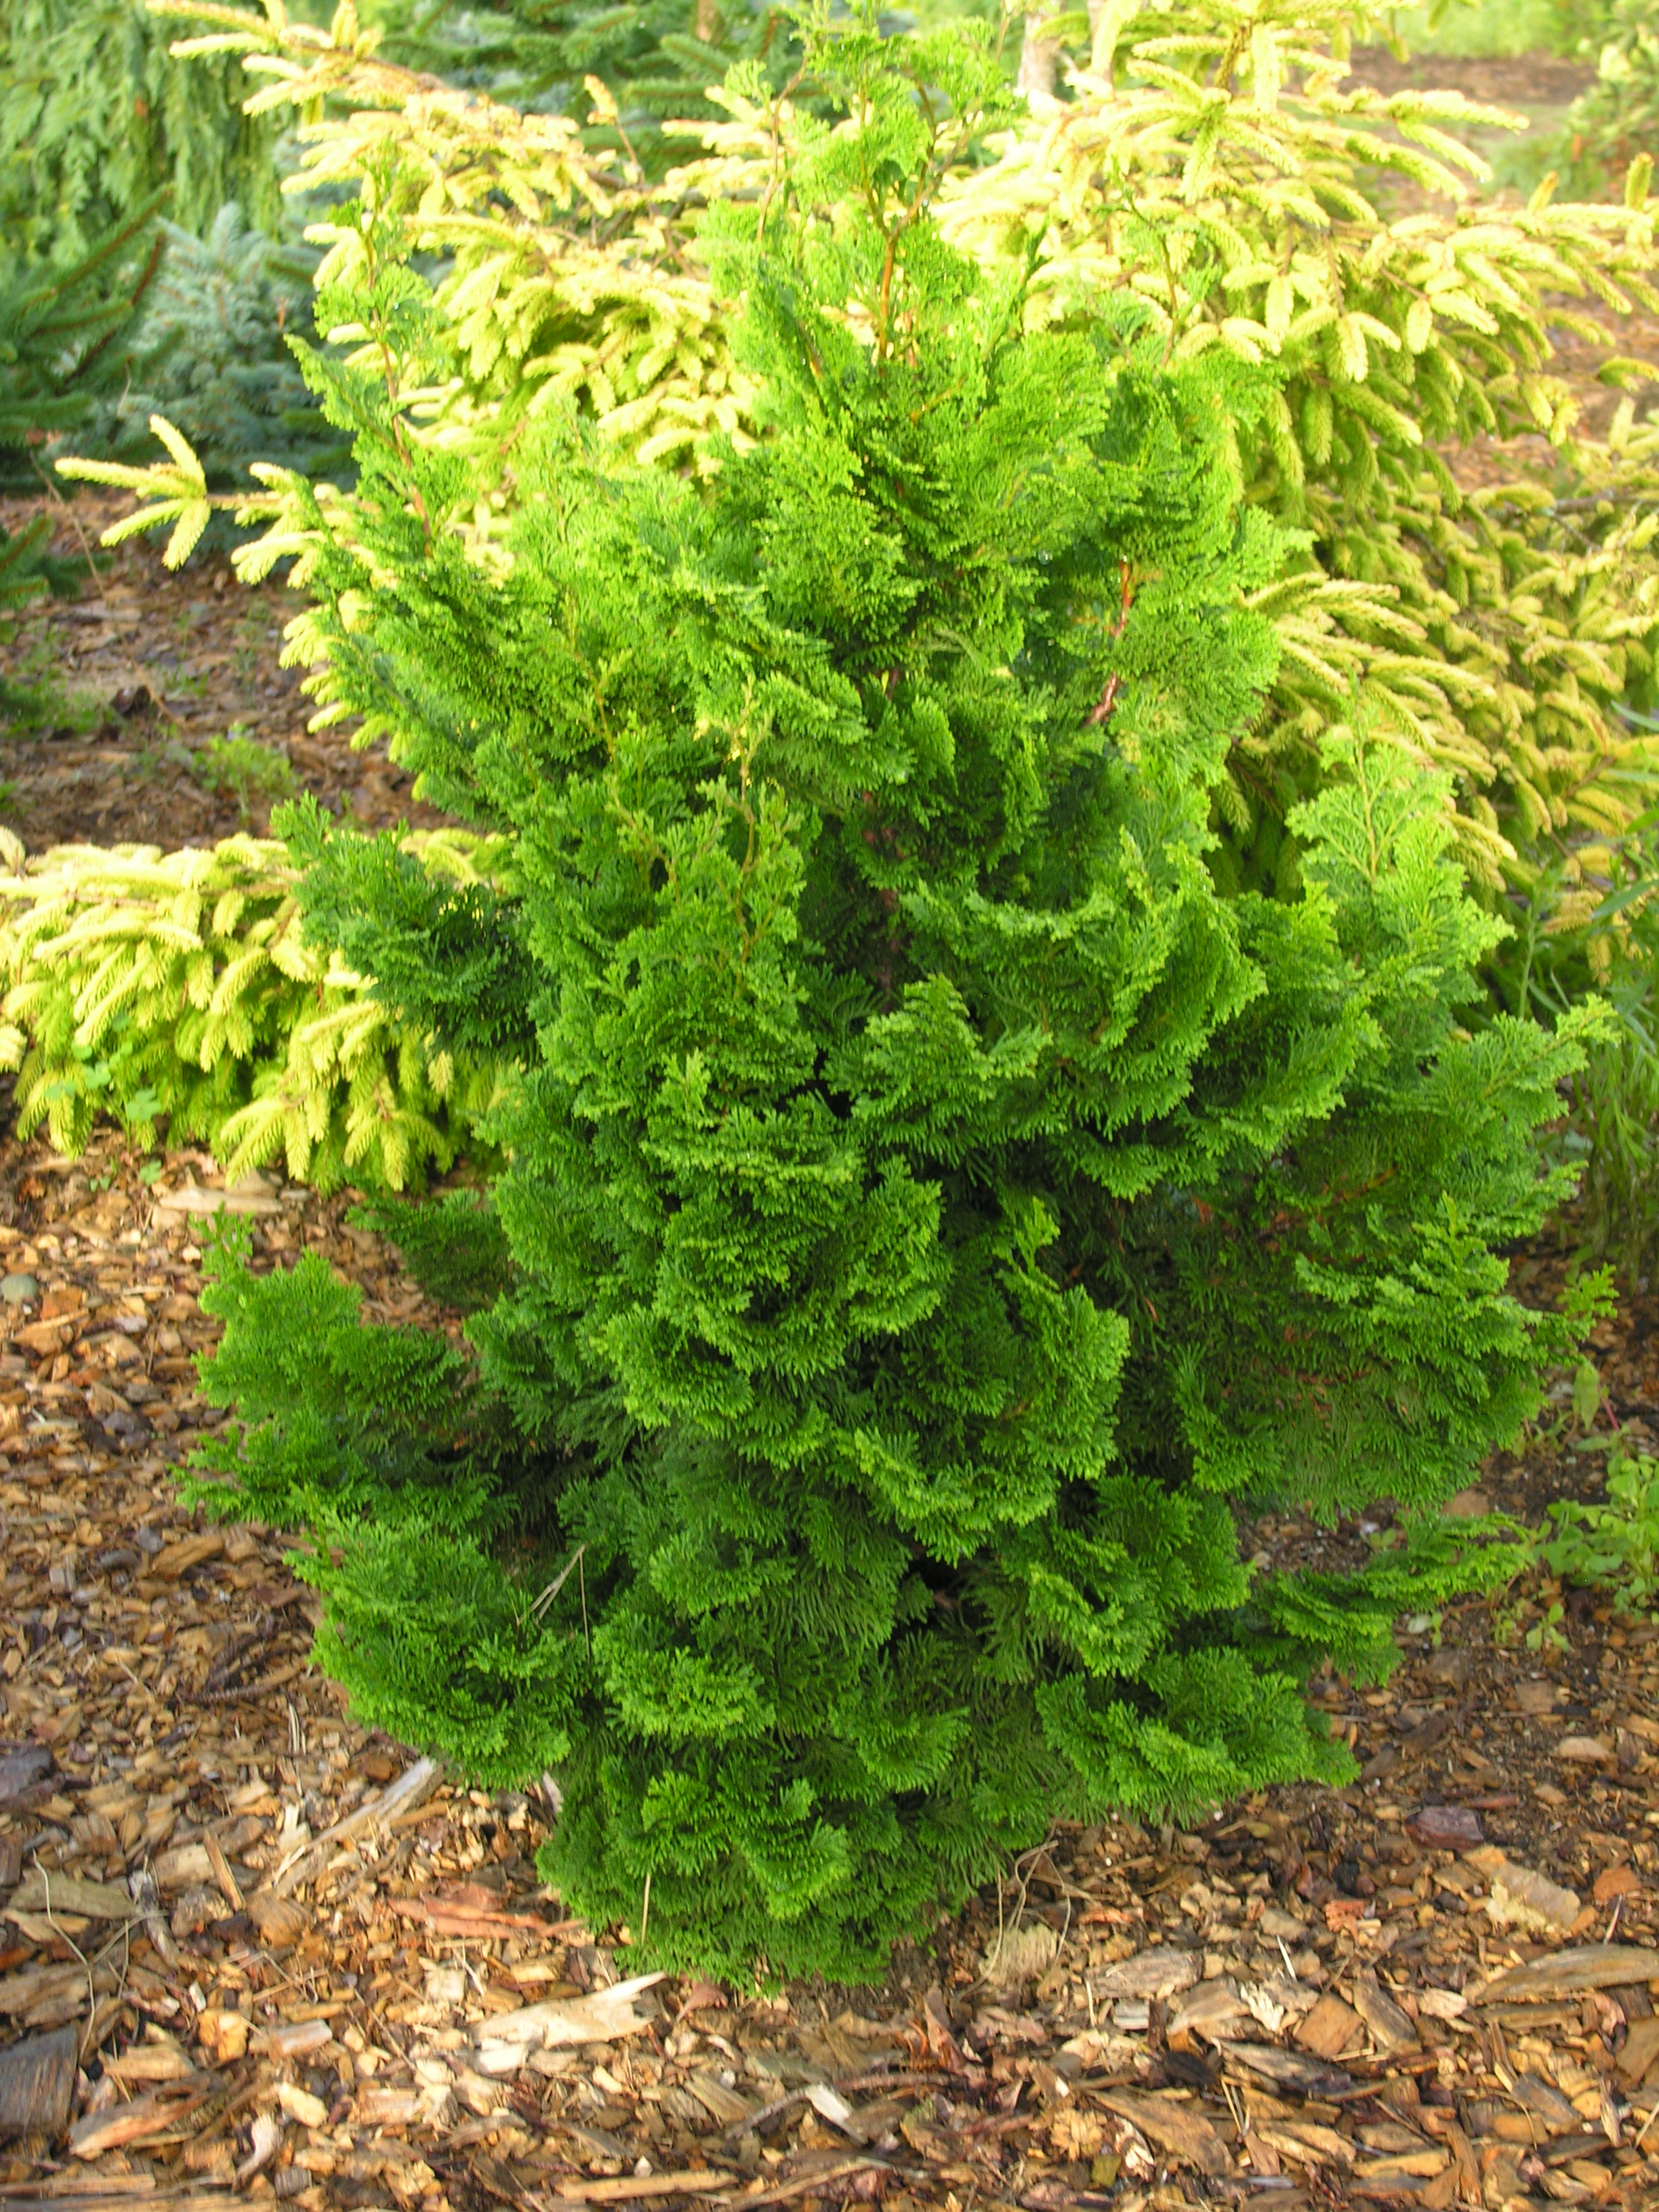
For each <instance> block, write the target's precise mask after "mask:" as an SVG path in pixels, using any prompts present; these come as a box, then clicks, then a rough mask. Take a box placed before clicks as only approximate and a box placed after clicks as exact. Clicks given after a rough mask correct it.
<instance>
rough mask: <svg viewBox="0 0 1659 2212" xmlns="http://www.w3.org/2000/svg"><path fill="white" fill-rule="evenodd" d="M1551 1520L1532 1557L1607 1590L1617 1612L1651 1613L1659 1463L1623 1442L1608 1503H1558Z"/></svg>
mask: <svg viewBox="0 0 1659 2212" xmlns="http://www.w3.org/2000/svg"><path fill="white" fill-rule="evenodd" d="M1549 1516H1550V1521H1551V1522H1553V1524H1554V1531H1555V1533H1554V1534H1553V1535H1552V1534H1547V1533H1546V1532H1545V1531H1543V1530H1541V1531H1540V1532H1539V1535H1538V1538H1537V1549H1536V1557H1537V1558H1538V1559H1541V1560H1542V1562H1543V1563H1544V1565H1547V1567H1548V1568H1549V1570H1550V1571H1551V1572H1552V1573H1553V1574H1554V1575H1556V1576H1558V1577H1559V1578H1560V1580H1561V1581H1562V1582H1564V1583H1580V1584H1584V1583H1589V1584H1591V1585H1593V1586H1595V1587H1597V1588H1600V1589H1606V1590H1607V1591H1608V1592H1609V1594H1610V1595H1611V1596H1612V1598H1613V1603H1614V1605H1615V1606H1617V1607H1619V1608H1620V1611H1623V1612H1637V1611H1650V1610H1652V1609H1653V1607H1654V1602H1655V1599H1656V1596H1659V1459H1651V1458H1649V1457H1648V1456H1647V1455H1645V1454H1642V1453H1635V1452H1632V1451H1627V1450H1626V1449H1624V1448H1623V1440H1622V1439H1621V1440H1620V1444H1619V1445H1618V1446H1616V1447H1615V1448H1614V1449H1613V1453H1612V1455H1611V1456H1610V1458H1609V1459H1608V1462H1607V1498H1606V1501H1605V1502H1604V1503H1603V1504H1589V1503H1587V1502H1584V1501H1582V1500H1580V1499H1578V1498H1557V1499H1556V1501H1555V1503H1554V1504H1553V1505H1552V1506H1551V1507H1550V1509H1549ZM1553 1610H1554V1612H1556V1613H1559V1610H1560V1608H1559V1607H1555V1608H1553ZM1531 1640H1532V1639H1531V1638H1530V1637H1528V1644H1531ZM1535 1648H1536V1647H1535V1646H1534V1649H1535Z"/></svg>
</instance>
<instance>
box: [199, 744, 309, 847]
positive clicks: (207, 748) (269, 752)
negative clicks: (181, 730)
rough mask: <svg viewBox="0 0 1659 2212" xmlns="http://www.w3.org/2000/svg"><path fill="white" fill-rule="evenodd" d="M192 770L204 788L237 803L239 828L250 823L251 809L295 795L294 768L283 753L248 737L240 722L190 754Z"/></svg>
mask: <svg viewBox="0 0 1659 2212" xmlns="http://www.w3.org/2000/svg"><path fill="white" fill-rule="evenodd" d="M191 774H192V775H194V776H195V778H196V780H197V782H198V783H200V784H201V785H202V786H203V787H204V789H205V790H208V791H212V792H217V793H221V794H222V796H224V797H225V798H228V799H234V800H235V802H236V811H237V812H238V813H239V814H240V816H241V818H242V827H243V828H244V829H248V828H250V827H251V826H252V820H253V814H254V809H255V807H256V805H259V804H260V803H263V804H264V805H266V806H274V805H276V801H277V800H278V799H291V798H292V797H293V796H294V770H293V769H292V768H290V767H289V763H288V762H287V760H286V759H285V758H284V757H283V755H282V754H281V753H279V752H276V750H273V749H272V747H270V745H262V744H260V743H259V742H258V738H251V737H250V736H249V735H248V733H247V732H246V729H245V728H244V727H243V726H242V725H241V724H240V722H236V723H233V724H232V726H231V727H230V730H229V732H228V734H227V735H226V736H224V737H222V738H213V739H212V740H211V741H210V743H209V744H205V745H203V746H201V747H199V748H198V750H197V751H196V752H194V753H192V754H191Z"/></svg>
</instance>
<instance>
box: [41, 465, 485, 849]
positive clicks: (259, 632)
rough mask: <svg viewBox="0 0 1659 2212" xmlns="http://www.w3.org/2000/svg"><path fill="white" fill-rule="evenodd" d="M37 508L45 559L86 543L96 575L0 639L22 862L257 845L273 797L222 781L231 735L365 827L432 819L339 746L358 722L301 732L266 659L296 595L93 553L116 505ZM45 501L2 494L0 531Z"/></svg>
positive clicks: (395, 782)
mask: <svg viewBox="0 0 1659 2212" xmlns="http://www.w3.org/2000/svg"><path fill="white" fill-rule="evenodd" d="M49 504H50V511H51V512H52V514H53V515H54V517H55V519H56V521H57V528H56V531H55V532H54V535H53V546H52V550H54V551H55V552H56V553H58V554H59V555H61V556H64V558H66V559H67V558H72V557H74V556H76V555H78V554H82V553H84V551H85V550H87V549H88V548H90V549H91V550H92V553H93V558H94V562H95V570H94V574H92V575H90V576H89V577H88V578H87V579H86V580H84V582H83V584H82V591H81V595H80V597H79V598H78V599H43V600H40V601H38V602H37V603H35V604H34V605H33V606H31V607H29V608H27V610H25V611H24V612H23V613H22V614H21V616H18V617H15V618H14V619H13V621H12V622H11V623H9V625H8V626H7V627H8V629H9V630H10V633H11V634H10V635H9V638H8V637H7V636H6V635H4V634H3V633H0V675H4V676H7V677H9V678H12V679H13V681H14V682H15V683H16V684H21V685H25V686H27V687H28V688H30V689H31V690H34V691H36V692H37V693H38V694H39V695H40V701H41V704H40V708H39V710H38V711H36V712H35V713H33V714H30V715H28V716H27V717H18V718H15V720H14V721H13V725H12V726H11V727H10V728H8V727H6V726H5V723H4V720H3V719H0V819H3V821H4V822H5V823H6V824H7V826H8V827H9V828H10V829H13V830H15V832H16V834H17V835H18V836H20V837H21V839H22V841H23V842H24V844H25V845H26V846H27V848H28V849H29V851H30V852H32V853H33V852H40V851H41V850H43V849H44V848H46V847H47V846H49V845H58V844H88V845H118V844H155V845H161V846H165V847H167V848H176V847H178V846H180V845H205V844H210V843H212V842H214V841H215V840H216V838H220V837H228V836H232V835H234V832H235V831H237V830H238V829H254V830H257V831H258V833H259V834H260V835H262V836H263V835H264V833H265V831H266V829H267V828H268V826H269V823H270V808H271V804H272V800H273V798H280V797H281V796H282V795H283V793H282V792H281V790H280V789H279V788H277V787H276V784H275V783H274V782H273V781H270V779H269V776H267V778H265V779H259V778H256V779H253V780H250V779H248V778H246V777H243V778H242V779H240V781H239V780H238V779H237V777H236V776H235V775H234V772H233V773H230V774H227V772H226V769H225V766H224V764H223V763H222V761H221V760H220V759H217V758H216V756H215V754H214V753H213V752H212V751H211V750H210V748H211V747H212V746H213V745H214V744H215V741H216V740H218V739H222V738H227V737H228V736H230V735H231V734H232V733H233V732H240V734H241V735H242V736H243V737H245V738H247V739H249V740H251V741H252V744H256V745H258V746H261V747H263V748H264V752H265V754H266V755H267V756H269V761H270V769H274V772H275V775H276V777H281V776H282V775H283V771H284V770H286V771H287V774H288V776H289V778H291V780H292V783H293V785H294V787H295V788H296V789H304V790H307V791H310V792H313V793H315V795H316V796H317V797H318V799H320V800H321V802H322V804H323V805H325V807H327V808H328V809H329V810H330V811H331V812H333V813H341V812H345V813H348V814H349V815H350V816H352V817H355V818H356V820H357V821H359V822H361V823H362V824H363V825H364V826H365V827H366V828H371V829H383V828H386V827H388V826H390V825H391V824H392V823H396V822H398V821H408V822H412V823H416V824H417V825H421V826H425V825H429V824H430V823H435V822H437V821H439V820H440V819H441V817H440V816H438V815H436V814H435V813H433V812H432V811H430V809H427V808H422V807H418V806H416V805H413V804H412V803H411V799H410V789H411V786H410V779H409V777H407V776H406V775H404V774H403V773H402V772H401V770H399V769H395V768H393V767H392V765H391V763H389V762H388V761H387V760H386V758H385V757H384V755H383V754H381V753H359V752H354V751H353V750H352V748H351V731H352V729H353V727H354V726H355V725H353V724H351V723H349V722H348V723H342V724H337V725H335V726H331V727H330V728H328V729H326V730H322V731H317V732H310V731H307V727H306V724H307V720H308V719H309V717H310V716H311V714H313V712H314V708H313V702H311V701H310V700H308V699H307V697H306V696H305V694H304V692H303V691H302V690H301V688H300V687H301V679H302V678H303V675H304V672H305V671H303V670H302V669H300V668H284V667H283V666H282V665H280V655H281V653H282V649H283V630H284V629H285V627H286V625H287V624H288V623H289V620H290V619H291V618H292V617H294V616H295V615H296V614H298V613H299V612H300V611H301V609H302V607H303V605H304V604H305V602H304V600H303V599H302V597H301V594H299V593H298V592H289V591H287V590H285V589H284V588H283V586H282V584H281V583H280V582H277V581H275V580H273V581H270V582H267V583H264V584H261V585H259V586H257V587H256V588H255V589H252V590H249V589H247V588H246V587H245V586H243V585H241V584H240V583H238V581H237V580H236V578H235V575H234V573H233V571H232V569H231V566H230V562H229V560H228V557H226V556H223V555H210V554H207V553H203V554H199V555H197V556H196V557H195V558H194V559H192V560H191V562H188V563H187V564H186V565H185V568H182V569H181V570H179V573H178V574H170V573H169V572H168V571H167V569H166V568H163V567H162V565H161V546H160V544H158V543H156V542H154V541H151V540H144V539H133V540H130V541H129V542H128V543H127V544H125V545H121V546H118V547H116V548H115V549H114V550H112V551H109V552H105V551H103V550H101V549H100V548H99V546H98V536H99V533H100V531H102V530H103V529H104V528H105V527H106V525H107V524H109V523H111V522H112V521H114V520H116V519H117V518H118V516H119V515H122V514H124V513H128V512H129V511H130V510H131V501H130V500H128V499H127V498H126V497H125V495H122V494H119V493H111V494H95V495H90V496H88V495H84V494H82V495H77V497H76V499H75V501H74V502H73V505H72V507H71V506H69V505H66V504H65V503H64V502H63V501H52V502H50V503H49ZM42 505H43V501H40V500H39V499H33V500H0V525H3V526H5V527H6V528H7V529H9V530H12V529H15V528H16V527H18V526H19V525H21V523H23V522H26V521H27V520H31V519H32V518H33V516H34V515H37V514H39V513H40V511H41V508H42Z"/></svg>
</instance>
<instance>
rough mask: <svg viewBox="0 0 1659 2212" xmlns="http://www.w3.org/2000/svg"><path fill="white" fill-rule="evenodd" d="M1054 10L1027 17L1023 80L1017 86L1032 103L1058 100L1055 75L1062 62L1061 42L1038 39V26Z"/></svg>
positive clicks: (1021, 57) (1032, 11)
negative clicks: (1041, 100) (1038, 99)
mask: <svg viewBox="0 0 1659 2212" xmlns="http://www.w3.org/2000/svg"><path fill="white" fill-rule="evenodd" d="M1050 12H1051V9H1038V8H1032V9H1028V10H1027V12H1026V16H1025V37H1024V42H1023V43H1022V45H1021V46H1020V50H1019V76H1018V78H1017V80H1016V82H1017V83H1018V87H1019V89H1020V90H1021V91H1022V92H1023V93H1024V94H1025V96H1026V98H1027V99H1028V100H1030V99H1032V98H1034V97H1036V98H1041V99H1044V100H1052V99H1053V98H1054V73H1055V70H1056V69H1057V67H1058V65H1059V62H1060V40H1058V39H1042V38H1039V37H1038V36H1037V26H1038V25H1039V24H1040V23H1041V22H1042V21H1043V20H1044V17H1045V15H1048V13H1050Z"/></svg>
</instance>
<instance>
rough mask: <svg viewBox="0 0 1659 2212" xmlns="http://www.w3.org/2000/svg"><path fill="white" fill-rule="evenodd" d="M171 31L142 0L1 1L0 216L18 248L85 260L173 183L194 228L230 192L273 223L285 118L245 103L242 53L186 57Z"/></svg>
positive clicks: (56, 259)
mask: <svg viewBox="0 0 1659 2212" xmlns="http://www.w3.org/2000/svg"><path fill="white" fill-rule="evenodd" d="M169 43H170V34H169V27H168V26H167V24H166V23H161V22H158V21H155V18H154V17H153V16H152V15H151V14H150V13H149V9H147V8H146V7H145V5H144V4H143V0H7V4H6V5H5V7H3V8H0V222H3V226H4V235H5V239H6V242H7V245H8V246H9V249H10V250H11V251H12V252H14V253H15V254H16V255H18V256H19V257H20V258H21V259H23V260H25V261H27V262H50V263H54V264H58V266H60V267H61V266H64V265H68V264H72V263H74V262H76V261H78V260H79V259H80V258H82V255H84V254H86V253H88V252H91V251H92V249H93V247H94V246H95V245H96V244H97V243H98V241H99V240H100V239H101V238H103V237H104V236H105V235H106V234H107V233H108V232H109V231H111V230H112V229H113V228H116V227H117V226H118V225H119V224H121V223H123V222H125V221H126V220H127V218H128V217H129V216H131V213H132V211H133V210H134V209H135V208H136V207H137V206H139V205H140V204H142V203H143V201H145V200H147V199H149V197H151V196H152V194H154V193H155V192H157V191H161V190H162V189H163V188H167V189H168V190H169V191H171V193H172V198H173V206H172V214H173V220H174V221H175V222H179V223H181V224H182V225H183V226H184V227H185V228H186V229H187V230H190V231H191V232H198V231H203V230H205V229H206V228H207V227H208V225H209V224H210V222H212V220H213V218H214V216H216V214H217V213H218V211H219V210H220V209H221V208H222V206H223V205H224V204H225V202H226V201H227V200H232V199H235V200H240V202H241V204H243V206H244V207H245V208H246V210H248V212H249V214H250V215H251V216H252V218H253V219H254V221H256V222H264V223H268V224H270V225H273V226H274V225H275V223H276V220H277V217H278V211H279V201H278V181H279V180H278V176H277V171H276V163H275V161H274V160H273V158H272V156H273V150H274V148H275V145H276V129H275V126H274V125H272V124H271V123H270V120H269V119H268V118H263V117H250V116H247V115H246V114H244V113H243V112H242V97H243V88H242V84H241V82H240V76H241V73H240V66H239V64H237V62H236V61H235V60H234V58H232V57H229V56H220V57H211V58H207V59H201V60H196V61H193V62H191V64H190V65H189V67H188V68H185V69H181V68H180V67H179V64H177V63H176V62H175V61H173V59H172V58H171V57H170V56H169V54H168V52H167V47H168V45H169Z"/></svg>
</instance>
